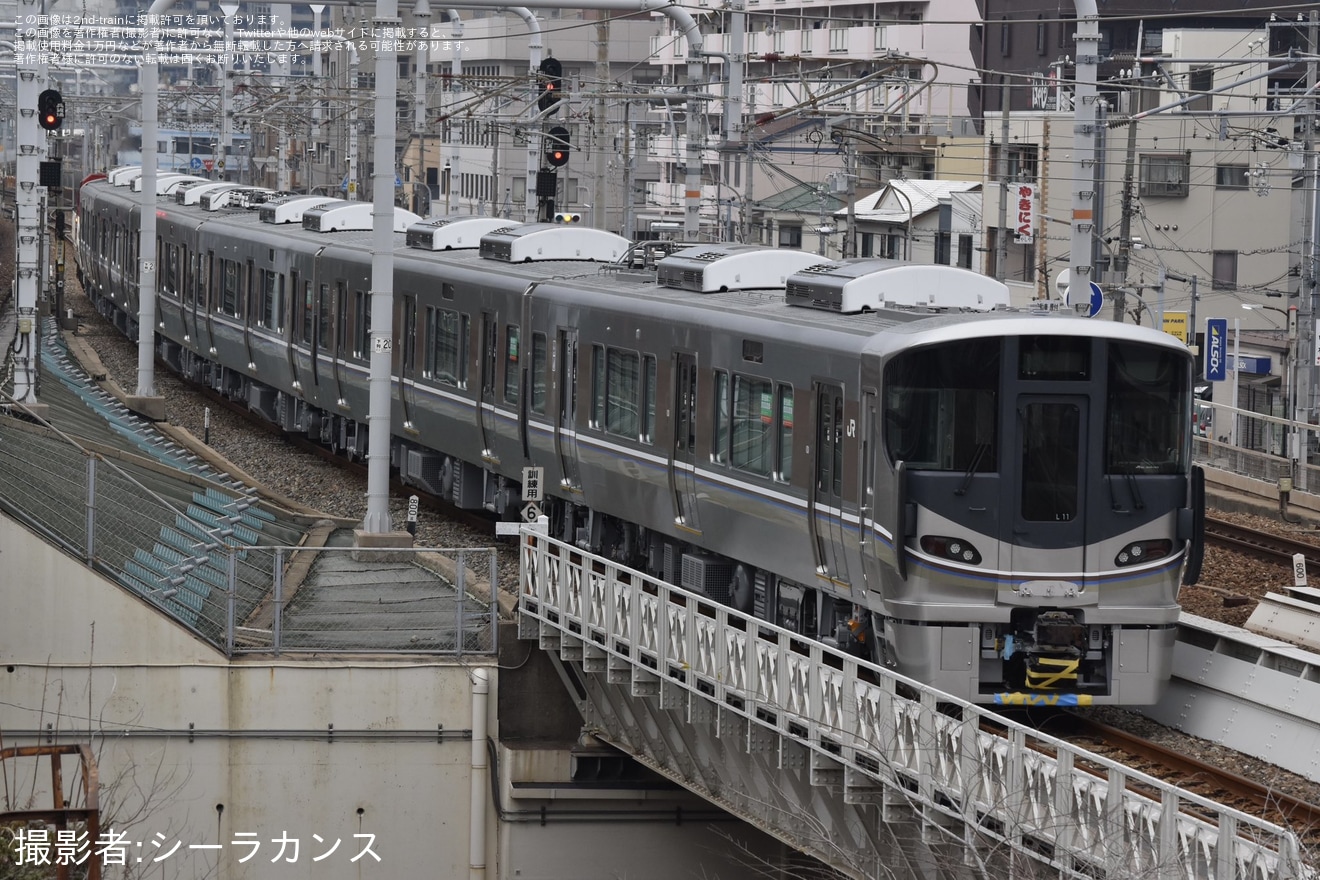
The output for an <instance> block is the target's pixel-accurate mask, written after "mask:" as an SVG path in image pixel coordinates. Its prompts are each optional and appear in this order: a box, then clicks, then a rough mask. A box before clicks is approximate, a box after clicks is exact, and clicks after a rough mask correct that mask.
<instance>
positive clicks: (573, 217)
mask: <svg viewBox="0 0 1320 880" xmlns="http://www.w3.org/2000/svg"><path fill="white" fill-rule="evenodd" d="M555 222H556V223H581V222H582V215H581V214H556V215H555Z"/></svg>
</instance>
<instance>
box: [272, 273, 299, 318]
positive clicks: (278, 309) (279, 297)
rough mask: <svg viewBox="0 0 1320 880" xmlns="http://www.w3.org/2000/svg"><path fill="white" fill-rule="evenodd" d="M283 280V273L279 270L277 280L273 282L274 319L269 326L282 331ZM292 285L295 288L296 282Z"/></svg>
mask: <svg viewBox="0 0 1320 880" xmlns="http://www.w3.org/2000/svg"><path fill="white" fill-rule="evenodd" d="M284 281H285V278H284V273H282V272H281V273H280V274H279V275H278V276H277V280H276V283H275V297H276V298H275V321H274V323H273V324H271V327H272V328H273V329H275V330H278V331H283V330H284V297H285V286H284ZM294 287H295V288H296V287H297V284H296V283H295V285H294Z"/></svg>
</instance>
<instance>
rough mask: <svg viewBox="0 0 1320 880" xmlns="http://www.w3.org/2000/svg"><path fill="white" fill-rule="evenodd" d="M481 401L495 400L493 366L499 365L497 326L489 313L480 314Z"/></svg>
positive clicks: (493, 317)
mask: <svg viewBox="0 0 1320 880" xmlns="http://www.w3.org/2000/svg"><path fill="white" fill-rule="evenodd" d="M481 334H482V339H481V399H482V400H491V401H493V400H494V399H495V365H496V364H498V363H499V356H500V353H499V340H498V336H499V325H498V324H497V323H496V322H495V316H494V315H493V314H491V313H490V312H482V313H481Z"/></svg>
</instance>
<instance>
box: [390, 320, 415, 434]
mask: <svg viewBox="0 0 1320 880" xmlns="http://www.w3.org/2000/svg"><path fill="white" fill-rule="evenodd" d="M394 326H395V327H397V328H398V332H399V342H398V344H397V345H395V346H394V350H395V352H397V357H398V358H399V362H398V364H397V365H396V367H395V368H396V369H397V370H398V371H399V406H400V408H401V409H402V410H403V426H404V427H405V428H411V427H412V426H413V415H414V413H416V412H417V401H416V398H415V394H416V386H415V385H414V384H413V382H414V379H415V378H416V366H415V364H416V361H417V297H415V296H413V295H412V294H404V295H403V296H401V297H400V298H399V316H398V318H397V319H396V320H395V322H394Z"/></svg>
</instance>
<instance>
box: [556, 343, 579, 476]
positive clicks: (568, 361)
mask: <svg viewBox="0 0 1320 880" xmlns="http://www.w3.org/2000/svg"><path fill="white" fill-rule="evenodd" d="M558 342H559V344H558V346H557V347H556V349H557V350H556V354H557V355H558V357H559V370H558V373H557V374H556V379H555V381H556V384H557V385H558V387H559V416H558V418H557V419H556V420H555V452H556V453H558V455H559V463H560V466H561V467H562V468H563V473H564V488H565V489H568V490H569V491H571V492H581V491H582V478H581V475H580V473H579V472H578V457H577V433H576V432H577V347H578V332H577V330H576V329H569V328H566V327H560V328H559V340H558Z"/></svg>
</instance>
